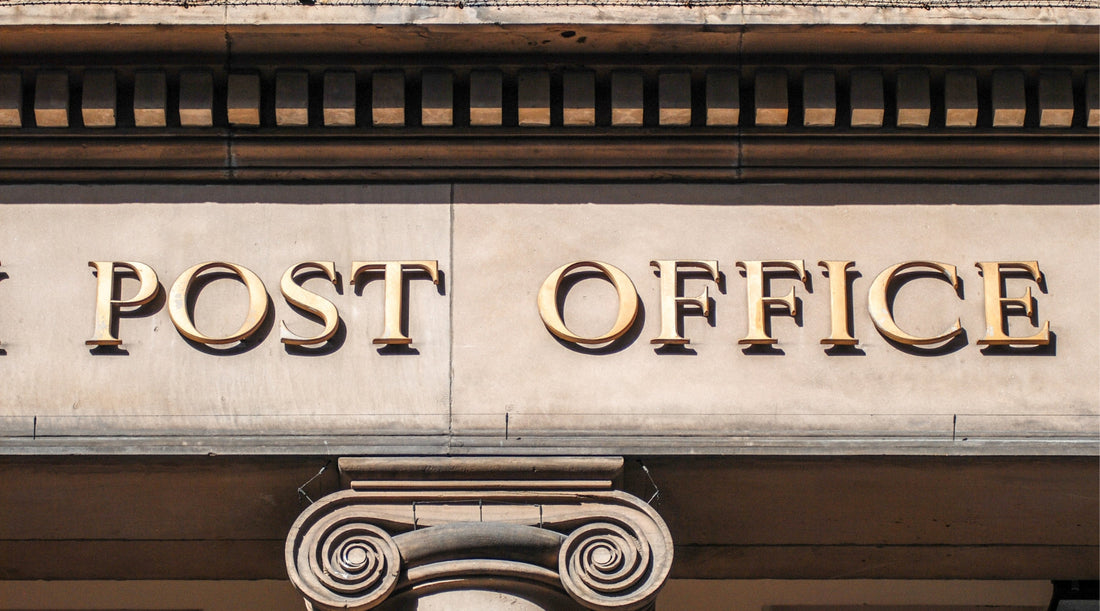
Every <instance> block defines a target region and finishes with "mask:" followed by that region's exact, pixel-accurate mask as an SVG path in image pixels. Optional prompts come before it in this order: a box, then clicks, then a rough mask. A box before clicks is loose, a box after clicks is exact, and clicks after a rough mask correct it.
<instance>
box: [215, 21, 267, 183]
mask: <svg viewBox="0 0 1100 611" xmlns="http://www.w3.org/2000/svg"><path fill="white" fill-rule="evenodd" d="M222 34H223V35H224V36H225V75H226V79H228V78H229V72H230V70H231V68H232V65H233V40H232V38H231V37H230V35H229V2H228V1H226V2H223V4H222ZM228 86H229V84H228V82H227V83H226V87H227V89H226V101H227V102H228V95H229V91H228ZM260 86H261V88H262V87H263V85H262V84H261V85H260ZM214 108H217V104H214V106H213V107H212V108H211V109H210V113H211V121H210V122H211V123H213V124H214V125H217V122H216V121H215V120H214V117H213V113H214ZM260 112H263V109H262V107H261V110H260ZM262 120H263V119H262V117H261V121H262ZM235 166H236V163H234V160H233V130H232V129H231V128H230V127H229V125H228V119H227V124H226V128H225V173H226V175H227V177H228V178H230V179H232V178H235V177H236V176H235V175H236V173H237V172H236V167H235Z"/></svg>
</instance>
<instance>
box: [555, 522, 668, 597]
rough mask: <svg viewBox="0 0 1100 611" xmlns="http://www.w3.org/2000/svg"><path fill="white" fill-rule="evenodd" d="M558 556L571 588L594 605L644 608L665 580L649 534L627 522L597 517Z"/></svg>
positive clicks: (572, 593)
mask: <svg viewBox="0 0 1100 611" xmlns="http://www.w3.org/2000/svg"><path fill="white" fill-rule="evenodd" d="M558 558H559V560H558V567H559V571H560V572H561V582H562V585H563V586H565V590H566V591H567V592H568V593H569V595H570V596H572V597H573V598H574V599H575V600H577V601H578V602H580V603H581V604H583V605H585V606H586V607H588V608H590V609H607V610H610V609H619V610H628V609H638V608H641V607H643V606H645V605H646V604H648V603H649V602H650V601H651V599H652V597H653V596H655V595H656V593H657V590H658V589H659V588H660V585H661V583H662V582H663V581H664V575H663V574H662V575H659V576H658V575H655V574H654V571H653V562H652V550H651V548H650V544H649V542H648V541H647V540H646V537H645V536H644V535H643V534H642V532H641V530H640V529H638V528H634V527H632V526H629V525H625V524H624V525H618V524H613V523H610V522H596V523H591V524H586V525H584V526H582V527H580V528H578V529H576V530H575V531H573V532H572V533H571V534H570V535H569V537H568V538H567V539H566V540H565V542H564V543H562V547H561V551H560V552H559V556H558Z"/></svg>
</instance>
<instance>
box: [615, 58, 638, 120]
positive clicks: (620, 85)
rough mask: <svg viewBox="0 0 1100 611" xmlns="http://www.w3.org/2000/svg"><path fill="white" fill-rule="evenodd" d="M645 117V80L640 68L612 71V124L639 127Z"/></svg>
mask: <svg viewBox="0 0 1100 611" xmlns="http://www.w3.org/2000/svg"><path fill="white" fill-rule="evenodd" d="M644 119H645V80H644V76H643V74H642V73H641V71H638V70H613V71H612V72H611V124H612V125H615V126H618V127H639V126H641V125H642V123H643V121H644Z"/></svg>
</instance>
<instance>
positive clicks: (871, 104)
mask: <svg viewBox="0 0 1100 611" xmlns="http://www.w3.org/2000/svg"><path fill="white" fill-rule="evenodd" d="M849 78H850V79H851V98H850V104H851V106H852V115H851V125H852V127H882V119H883V116H884V114H885V111H884V108H885V103H884V100H883V97H884V94H883V85H882V71H881V70H874V69H859V70H852V72H851V74H850V75H849Z"/></svg>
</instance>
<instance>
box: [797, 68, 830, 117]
mask: <svg viewBox="0 0 1100 611" xmlns="http://www.w3.org/2000/svg"><path fill="white" fill-rule="evenodd" d="M802 124H803V125H805V126H807V127H832V126H833V125H835V124H836V74H835V73H834V72H833V71H832V70H807V71H806V72H805V73H804V74H803V75H802Z"/></svg>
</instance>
